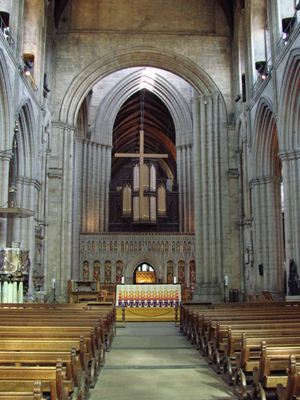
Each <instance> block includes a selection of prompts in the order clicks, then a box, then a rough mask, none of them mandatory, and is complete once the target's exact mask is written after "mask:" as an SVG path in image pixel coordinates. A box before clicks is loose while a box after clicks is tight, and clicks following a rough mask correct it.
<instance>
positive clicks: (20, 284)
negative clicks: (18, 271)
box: [18, 279, 24, 303]
mask: <svg viewBox="0 0 300 400" xmlns="http://www.w3.org/2000/svg"><path fill="white" fill-rule="evenodd" d="M23 301H24V298H23V280H22V279H21V280H20V283H19V288H18V303H23Z"/></svg>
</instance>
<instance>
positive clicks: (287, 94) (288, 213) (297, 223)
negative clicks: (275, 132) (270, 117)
mask: <svg viewBox="0 0 300 400" xmlns="http://www.w3.org/2000/svg"><path fill="white" fill-rule="evenodd" d="M299 81H300V49H299V48H296V49H294V50H293V51H292V52H291V54H290V57H289V59H288V62H287V65H286V68H285V74H284V78H283V81H282V85H281V92H280V97H279V98H280V100H281V102H280V104H279V126H280V135H279V143H280V153H279V156H280V158H281V161H282V171H283V191H284V222H285V253H286V265H287V269H288V265H289V260H290V259H294V261H295V263H296V266H297V268H298V271H299V267H300V249H299V242H300V238H299V231H300V184H299V174H300V150H299V147H300V112H299V110H300V87H299V84H298V82H299ZM287 274H288V270H287Z"/></svg>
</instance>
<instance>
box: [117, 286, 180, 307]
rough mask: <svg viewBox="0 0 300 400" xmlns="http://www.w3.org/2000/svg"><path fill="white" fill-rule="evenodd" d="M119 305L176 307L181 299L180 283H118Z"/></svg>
mask: <svg viewBox="0 0 300 400" xmlns="http://www.w3.org/2000/svg"><path fill="white" fill-rule="evenodd" d="M116 300H117V301H116V303H117V305H118V306H119V307H175V306H179V304H180V301H181V286H180V285H118V286H117V299H116Z"/></svg>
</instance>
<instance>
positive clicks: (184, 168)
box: [182, 146, 189, 232]
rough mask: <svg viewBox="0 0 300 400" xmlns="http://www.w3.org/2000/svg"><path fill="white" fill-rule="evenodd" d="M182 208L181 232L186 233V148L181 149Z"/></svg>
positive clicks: (187, 211)
mask: <svg viewBox="0 0 300 400" xmlns="http://www.w3.org/2000/svg"><path fill="white" fill-rule="evenodd" d="M182 176H183V180H182V191H183V196H182V201H183V204H182V208H183V215H184V219H183V230H182V231H183V232H188V219H189V209H188V191H187V181H188V179H189V177H188V174H187V148H186V146H183V147H182Z"/></svg>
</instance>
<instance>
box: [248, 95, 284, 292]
mask: <svg viewBox="0 0 300 400" xmlns="http://www.w3.org/2000/svg"><path fill="white" fill-rule="evenodd" d="M254 132H255V133H254V138H253V177H254V178H253V180H252V182H251V190H252V196H251V197H252V212H253V233H254V263H253V265H254V266H255V269H254V272H253V275H252V276H251V282H249V286H250V285H251V286H252V288H253V290H254V291H261V290H262V289H266V288H268V289H269V290H270V291H271V292H273V293H274V294H275V295H276V296H277V297H278V298H282V296H283V294H284V291H283V288H284V281H283V276H284V274H283V228H282V207H281V181H282V178H281V162H280V159H279V157H278V134H277V126H276V119H275V116H274V113H273V106H272V103H271V102H270V100H269V99H267V98H261V100H260V102H259V105H258V109H257V112H256V122H255V125H254ZM259 266H260V268H259V269H258V267H259Z"/></svg>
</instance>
